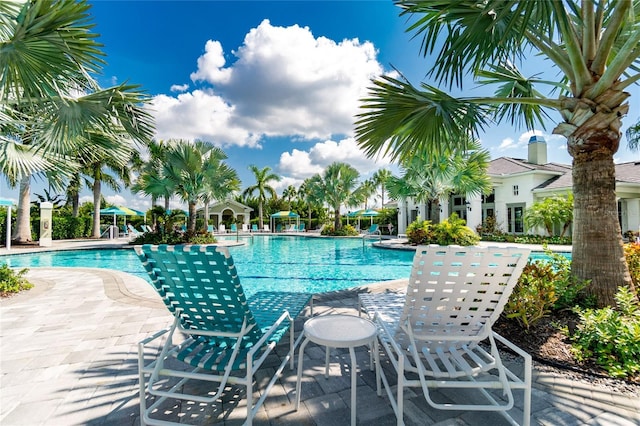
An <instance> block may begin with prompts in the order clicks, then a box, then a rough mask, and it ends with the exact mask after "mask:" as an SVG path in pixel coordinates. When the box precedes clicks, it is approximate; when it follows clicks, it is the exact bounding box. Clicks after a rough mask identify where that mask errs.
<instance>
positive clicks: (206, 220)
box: [202, 200, 209, 232]
mask: <svg viewBox="0 0 640 426" xmlns="http://www.w3.org/2000/svg"><path fill="white" fill-rule="evenodd" d="M202 213H203V214H204V231H205V232H207V230H208V226H209V200H204V209H202Z"/></svg>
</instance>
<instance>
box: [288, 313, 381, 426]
mask: <svg viewBox="0 0 640 426" xmlns="http://www.w3.org/2000/svg"><path fill="white" fill-rule="evenodd" d="M303 333H304V336H305V339H304V341H303V342H302V345H300V351H299V355H298V382H297V384H296V411H297V410H298V407H299V406H300V388H301V380H302V362H303V356H304V349H305V347H306V346H307V343H309V341H311V342H313V343H316V344H318V345H322V346H326V355H325V373H324V374H325V377H326V378H329V349H330V348H349V355H350V357H351V425H352V426H355V424H356V371H357V363H356V355H355V352H354V350H353V348H355V347H357V346H363V345H369V346H371V345H372V344H373V352H374V357H375V369H376V385H377V392H378V396H379V395H381V392H380V370H379V368H380V360H379V354H378V339H377V333H378V331H377V329H376V326H375V325H374V324H373V322H371V321H369V320H368V319H364V318H360V317H357V316H353V315H325V316H318V317H314V318H311V319H310V320H308V321H307V322H305V324H304V331H303ZM372 367H373V366H372Z"/></svg>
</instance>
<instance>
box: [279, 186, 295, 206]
mask: <svg viewBox="0 0 640 426" xmlns="http://www.w3.org/2000/svg"><path fill="white" fill-rule="evenodd" d="M297 195H298V191H297V190H296V188H295V187H294V186H293V185H289V186H287V187H286V188H285V189H284V190H283V191H282V198H284V199H285V200H287V203H288V204H289V210H291V200H293V199H295V198H296V196H297Z"/></svg>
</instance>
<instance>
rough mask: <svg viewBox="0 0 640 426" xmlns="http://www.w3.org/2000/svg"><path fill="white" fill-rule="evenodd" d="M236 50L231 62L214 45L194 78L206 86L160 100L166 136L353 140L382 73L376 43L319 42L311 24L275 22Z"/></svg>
mask: <svg viewBox="0 0 640 426" xmlns="http://www.w3.org/2000/svg"><path fill="white" fill-rule="evenodd" d="M232 53H233V55H234V56H235V62H232V63H229V64H228V63H227V60H226V59H225V55H224V50H223V48H222V45H221V44H220V43H219V42H218V41H213V40H209V41H208V42H207V43H206V45H205V53H204V54H203V55H202V56H201V57H200V58H198V61H197V63H198V68H197V70H196V71H195V72H194V73H192V74H191V79H192V81H194V83H197V84H198V85H199V88H198V89H196V90H193V91H192V92H188V93H182V94H180V95H178V96H175V97H173V96H166V95H158V96H156V97H155V98H154V108H155V113H154V115H155V117H156V126H157V129H158V135H157V136H158V137H159V138H161V139H162V138H167V137H174V138H175V137H179V138H195V137H199V138H202V139H205V140H209V141H212V142H214V143H219V144H222V145H224V144H228V145H239V146H259V144H258V141H259V140H260V138H261V137H263V136H290V137H297V138H301V139H305V140H313V139H328V138H330V137H331V136H332V135H350V134H352V132H353V120H354V115H355V114H356V113H357V112H358V108H359V99H360V98H361V97H363V96H364V95H365V93H366V88H367V87H368V86H369V85H370V79H371V78H372V77H374V76H377V75H380V74H382V73H383V68H382V67H381V65H380V64H379V63H378V62H377V60H376V54H377V52H376V49H375V47H374V46H373V44H372V43H370V42H360V41H359V40H358V39H350V40H342V41H340V42H335V41H333V40H330V39H328V38H325V37H317V38H316V37H314V35H313V34H312V33H311V30H310V29H309V28H307V27H304V28H302V27H300V26H298V25H293V26H290V27H274V26H272V25H271V24H270V22H269V21H268V20H264V21H262V23H261V24H260V25H259V26H258V27H257V28H254V29H252V30H250V31H249V33H248V34H247V35H246V36H245V39H244V43H243V44H242V45H241V46H240V47H238V48H237V50H235V51H233V52H232ZM225 65H226V67H225Z"/></svg>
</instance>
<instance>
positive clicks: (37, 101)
mask: <svg viewBox="0 0 640 426" xmlns="http://www.w3.org/2000/svg"><path fill="white" fill-rule="evenodd" d="M88 9H89V5H88V4H87V2H86V1H74V0H61V1H56V2H34V1H28V2H17V1H10V0H7V1H3V2H1V3H0V152H1V153H2V154H1V155H0V170H1V171H2V174H3V175H4V176H5V177H6V178H7V181H8V182H9V184H10V185H12V186H15V184H16V183H19V185H20V196H19V201H18V218H17V226H16V228H15V237H16V240H17V241H28V240H30V238H31V230H30V220H29V211H30V209H29V193H30V180H31V175H33V174H35V173H43V172H52V171H56V172H58V173H66V174H68V175H70V174H71V172H70V169H75V168H77V167H79V166H78V165H77V164H75V163H74V161H73V155H74V153H75V152H78V151H79V150H82V149H83V148H84V149H90V146H87V141H90V138H88V135H89V134H90V133H93V132H102V133H103V134H104V135H109V137H104V138H101V139H100V141H99V142H97V143H101V144H104V145H103V147H104V148H105V149H109V150H110V151H111V152H112V153H113V154H114V155H118V154H123V152H122V151H118V150H119V148H120V146H121V144H120V143H119V142H117V141H118V140H119V139H120V138H122V137H123V135H124V134H126V135H128V136H129V137H130V138H131V139H137V140H144V139H146V138H148V137H150V135H151V134H152V132H153V125H152V119H151V116H150V115H149V114H148V112H146V111H145V110H144V108H143V104H144V102H146V101H147V100H148V97H147V96H146V95H144V94H142V93H139V92H137V91H136V89H137V86H132V85H125V84H123V85H119V86H116V87H112V88H109V89H100V88H99V87H98V85H97V83H96V82H95V81H94V80H93V79H92V78H91V75H92V74H96V73H98V72H99V71H100V69H101V66H102V64H103V63H104V61H103V59H102V56H103V55H104V54H103V53H102V51H101V50H100V49H101V45H100V44H99V43H98V42H97V41H96V40H95V39H96V37H97V34H95V33H92V32H91V31H90V30H91V28H92V24H91V23H90V20H89V14H88ZM78 94H79V95H78ZM91 139H92V138H91ZM90 143H92V142H90Z"/></svg>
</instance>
